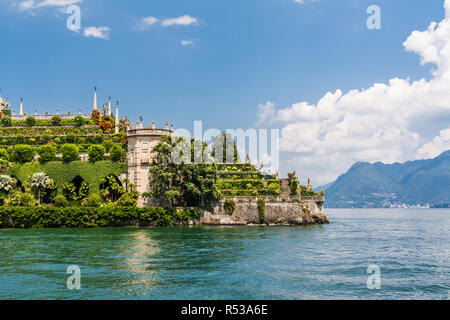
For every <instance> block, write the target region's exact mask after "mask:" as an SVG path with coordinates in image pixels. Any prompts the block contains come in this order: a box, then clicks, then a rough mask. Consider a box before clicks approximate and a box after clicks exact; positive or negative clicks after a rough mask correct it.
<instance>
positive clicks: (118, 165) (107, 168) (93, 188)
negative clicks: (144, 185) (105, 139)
mask: <svg viewBox="0 0 450 320" xmlns="http://www.w3.org/2000/svg"><path fill="white" fill-rule="evenodd" d="M38 172H43V173H45V174H47V175H48V176H49V177H50V178H51V179H53V180H54V182H55V184H56V186H57V187H58V190H59V191H60V188H59V187H61V186H62V185H63V184H64V183H66V182H71V181H73V180H74V179H75V178H77V177H81V178H82V179H83V180H84V181H86V182H87V183H88V185H89V193H90V194H94V193H98V192H99V186H100V184H101V180H102V179H103V178H105V177H107V176H111V175H113V176H116V177H118V176H120V175H121V174H122V173H126V172H127V165H126V164H125V163H122V162H113V161H98V162H95V163H89V162H82V161H73V162H70V163H62V162H48V163H45V164H39V163H25V164H23V165H20V164H14V165H13V166H12V167H11V168H10V169H8V170H7V171H6V174H8V175H10V176H12V177H15V178H16V179H18V180H19V181H22V182H25V181H28V180H29V178H30V177H31V176H32V175H33V174H34V173H38Z"/></svg>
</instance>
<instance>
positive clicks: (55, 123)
mask: <svg viewBox="0 0 450 320" xmlns="http://www.w3.org/2000/svg"><path fill="white" fill-rule="evenodd" d="M61 123H62V119H61V117H60V116H53V117H52V126H55V127H59V126H60V125H61Z"/></svg>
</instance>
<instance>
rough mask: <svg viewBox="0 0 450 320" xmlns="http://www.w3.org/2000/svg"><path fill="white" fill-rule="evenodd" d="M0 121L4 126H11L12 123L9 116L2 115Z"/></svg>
mask: <svg viewBox="0 0 450 320" xmlns="http://www.w3.org/2000/svg"><path fill="white" fill-rule="evenodd" d="M1 123H2V125H3V126H4V127H11V124H12V121H11V117H3V118H2V120H1Z"/></svg>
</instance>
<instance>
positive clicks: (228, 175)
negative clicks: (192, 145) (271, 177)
mask: <svg viewBox="0 0 450 320" xmlns="http://www.w3.org/2000/svg"><path fill="white" fill-rule="evenodd" d="M218 178H219V179H222V180H236V179H256V180H259V179H261V174H260V173H259V172H245V171H242V172H241V171H235V172H225V171H221V172H218Z"/></svg>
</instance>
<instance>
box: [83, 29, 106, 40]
mask: <svg viewBox="0 0 450 320" xmlns="http://www.w3.org/2000/svg"><path fill="white" fill-rule="evenodd" d="M109 31H110V29H109V28H108V27H104V26H103V27H87V28H85V29H84V32H83V35H84V36H85V37H86V38H98V39H104V40H109Z"/></svg>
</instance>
